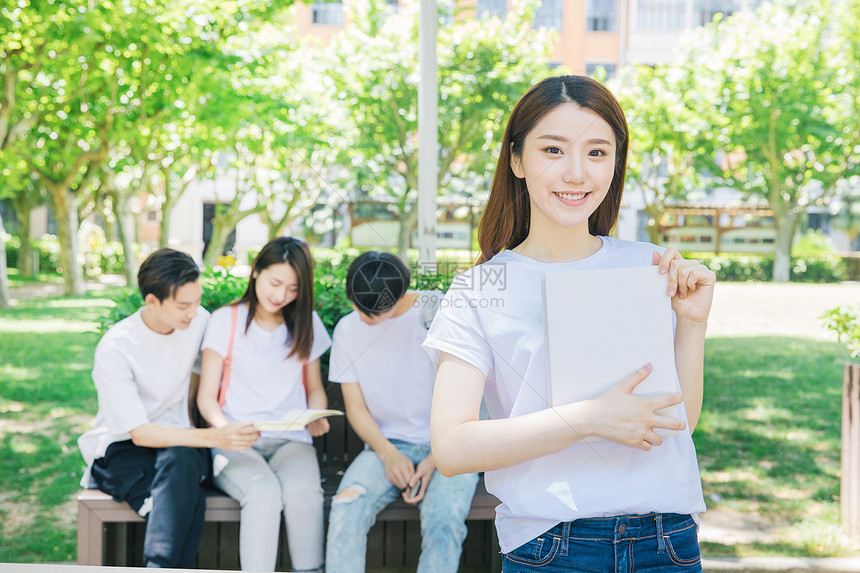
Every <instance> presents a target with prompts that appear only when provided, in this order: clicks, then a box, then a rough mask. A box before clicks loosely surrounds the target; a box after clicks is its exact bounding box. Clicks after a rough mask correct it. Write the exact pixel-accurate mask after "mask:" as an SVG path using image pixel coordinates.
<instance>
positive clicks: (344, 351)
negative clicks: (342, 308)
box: [328, 315, 358, 383]
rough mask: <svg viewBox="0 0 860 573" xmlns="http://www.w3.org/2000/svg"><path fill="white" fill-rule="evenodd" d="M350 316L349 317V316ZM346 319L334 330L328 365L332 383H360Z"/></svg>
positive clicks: (329, 377)
mask: <svg viewBox="0 0 860 573" xmlns="http://www.w3.org/2000/svg"><path fill="white" fill-rule="evenodd" d="M347 316H349V315H347ZM345 321H346V317H344V318H342V319H341V320H340V322H338V324H337V326H335V328H334V339H333V340H332V344H331V355H330V356H329V364H328V379H329V380H330V381H331V382H338V383H352V382H358V374H357V373H356V372H355V368H353V363H354V361H353V358H352V353H351V352H350V342H352V340H350V338H349V336H350V335H349V329H348V328H347V325H346V322H345Z"/></svg>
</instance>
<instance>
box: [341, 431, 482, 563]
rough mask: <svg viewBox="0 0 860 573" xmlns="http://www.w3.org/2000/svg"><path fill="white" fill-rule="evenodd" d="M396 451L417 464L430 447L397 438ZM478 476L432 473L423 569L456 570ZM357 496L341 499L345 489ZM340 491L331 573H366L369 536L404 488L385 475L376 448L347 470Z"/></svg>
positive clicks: (424, 517)
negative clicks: (450, 475) (452, 475)
mask: <svg viewBox="0 0 860 573" xmlns="http://www.w3.org/2000/svg"><path fill="white" fill-rule="evenodd" d="M392 444H394V446H395V447H396V448H397V450H398V451H399V452H400V453H401V454H403V455H404V456H406V457H407V458H409V459H410V460H411V461H412V463H414V464H415V465H418V463H419V462H420V461H421V460H423V459H424V458H426V457H427V456H428V455H429V454H430V446H421V445H416V444H410V443H407V442H401V441H392ZM477 484H478V475H477V474H465V475H459V476H454V477H451V478H446V477H445V476H443V475H442V474H440V473H439V470H436V471H435V472H433V477H432V478H430V483H429V484H428V485H427V490H426V491H425V492H424V499H423V500H421V501H420V502H419V503H418V509H419V511H420V519H421V557H420V558H419V560H418V572H419V573H445V572H448V571H450V572H451V573H455V572H456V571H457V569H458V567H459V565H460V553H461V551H462V549H463V540H464V539H466V515H468V513H469V509H470V508H471V506H472V497H473V496H474V495H475V486H476V485H477ZM350 488H351V489H352V491H353V492H355V493H357V494H358V495H355V496H354V497H347V496H342V497H340V498H339V497H338V496H339V495H340V493H341V492H343V491H344V490H346V489H350ZM337 493H338V495H336V496H335V498H334V499H333V500H332V503H331V514H330V516H329V526H328V542H327V545H326V571H327V572H328V573H350V572H356V573H361V572H363V571H364V569H365V561H366V557H367V534H368V532H369V531H370V528H371V527H373V524H374V523H375V522H376V516H377V514H378V513H379V512H380V511H382V510H383V509H384V508H385V506H386V505H388V504H389V503H391V502H392V501H394V500H395V499H397V498H398V497H400V494H401V492H400V490H399V489H398V488H397V487H395V486H394V485H393V484H392V483H391V482H389V481H388V480H387V479H386V477H385V466H384V465H383V464H382V461H381V460H380V459H379V456H377V455H376V452H374V451H373V450H369V449H368V450H365V451H363V452H361V453H360V454H359V455H358V456H357V457H356V458H355V460H354V461H353V462H352V463H351V464H350V466H349V468H347V470H346V473H345V474H344V476H343V479H341V481H340V485H339V486H338V488H337Z"/></svg>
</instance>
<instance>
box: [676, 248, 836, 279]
mask: <svg viewBox="0 0 860 573" xmlns="http://www.w3.org/2000/svg"><path fill="white" fill-rule="evenodd" d="M684 257H685V258H688V259H690V258H692V259H698V260H699V261H701V262H702V263H703V264H704V265H705V266H707V267H708V268H709V269H711V270H712V271H714V272H715V273H716V274H717V280H720V281H750V280H753V281H770V280H772V279H773V255H750V254H740V253H723V254H719V255H718V254H715V253H685V254H684ZM844 277H845V261H843V260H842V257H840V256H838V255H836V254H829V253H820V254H815V255H813V254H810V255H806V256H798V257H792V259H791V280H792V281H794V282H806V283H833V282H839V281H841V280H843V278H844Z"/></svg>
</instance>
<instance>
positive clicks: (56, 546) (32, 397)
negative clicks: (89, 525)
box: [0, 291, 111, 562]
mask: <svg viewBox="0 0 860 573" xmlns="http://www.w3.org/2000/svg"><path fill="white" fill-rule="evenodd" d="M109 292H110V291H108V293H109ZM104 296H106V293H101V294H100V295H99V297H94V296H87V297H69V298H46V299H31V300H21V301H19V303H18V305H16V306H15V307H13V308H12V309H9V310H3V311H0V555H2V560H3V561H11V562H40V561H47V562H51V561H74V560H75V558H76V555H75V532H76V529H75V527H76V521H75V520H76V506H75V504H74V501H73V500H74V496H75V493H76V492H77V491H78V489H79V486H78V482H79V481H80V478H81V471H82V469H83V460H82V458H81V455H80V453H79V451H78V448H77V442H76V440H77V437H78V436H79V435H80V434H81V433H82V432H83V431H84V430H86V429H87V428H88V427H89V426H90V425H91V424H92V417H93V414H94V412H95V411H96V408H97V404H96V393H95V388H94V387H93V384H92V381H91V379H90V370H91V369H92V360H93V352H94V350H95V345H96V343H97V342H98V335H97V334H96V332H95V328H96V324H95V322H94V321H95V319H96V318H97V317H99V316H100V315H102V314H103V313H104V311H105V309H106V308H107V307H108V306H110V304H111V302H110V301H109V300H107V299H106V298H103V297H104Z"/></svg>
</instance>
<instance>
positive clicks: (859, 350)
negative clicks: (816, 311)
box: [821, 306, 860, 358]
mask: <svg viewBox="0 0 860 573" xmlns="http://www.w3.org/2000/svg"><path fill="white" fill-rule="evenodd" d="M821 319H822V320H824V326H826V327H827V328H829V329H830V330H832V331H834V332H835V333H836V334H837V335H838V336H839V341H840V342H842V341H843V338H844V341H845V342H846V343H847V344H848V350H850V351H851V356H852V357H854V358H856V357H858V356H860V307H856V308H853V309H852V308H842V307H839V306H837V307H836V308H833V309H830V310H829V311H827V312H826V313H824V314H823V315H822V316H821Z"/></svg>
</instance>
